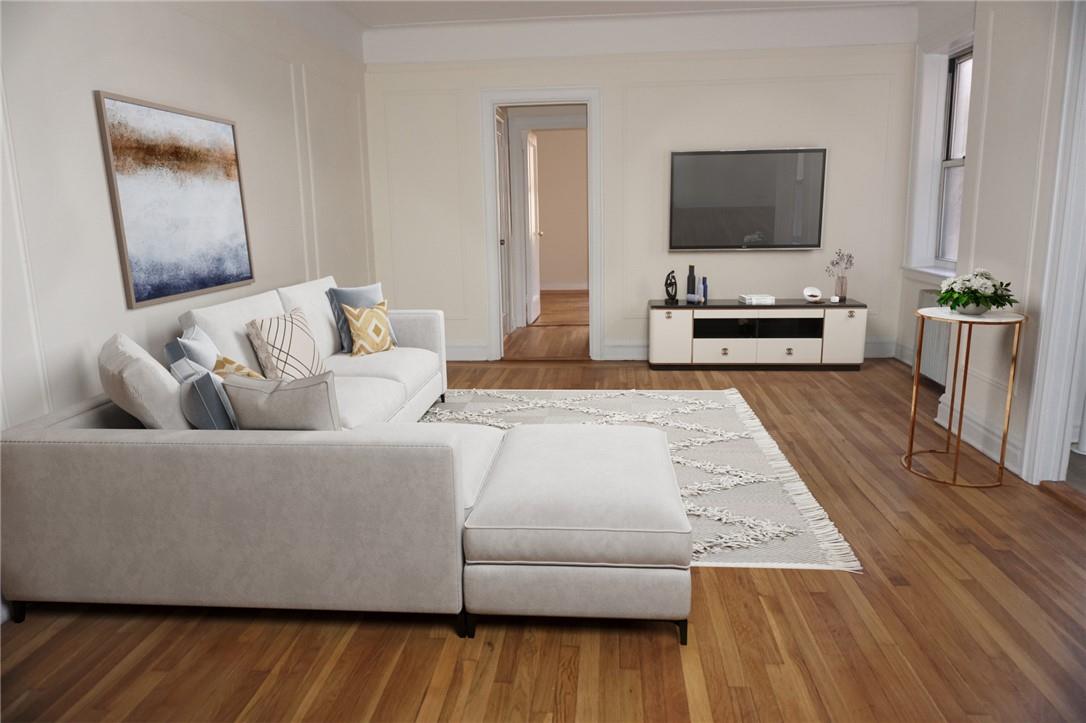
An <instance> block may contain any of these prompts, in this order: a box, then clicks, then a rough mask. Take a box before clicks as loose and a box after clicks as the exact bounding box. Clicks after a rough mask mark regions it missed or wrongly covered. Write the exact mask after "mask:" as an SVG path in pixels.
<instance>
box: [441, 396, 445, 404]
mask: <svg viewBox="0 0 1086 723" xmlns="http://www.w3.org/2000/svg"><path fill="white" fill-rule="evenodd" d="M440 400H441V403H442V404H444V403H445V395H444V394H442V395H441V397H440Z"/></svg>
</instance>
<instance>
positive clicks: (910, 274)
mask: <svg viewBox="0 0 1086 723" xmlns="http://www.w3.org/2000/svg"><path fill="white" fill-rule="evenodd" d="M901 271H902V273H903V274H904V275H905V278H907V279H912V280H913V281H920V282H923V283H928V284H940V283H942V282H943V281H944V280H946V279H952V278H954V277H955V276H957V273H956V272H955V271H953V270H951V269H944V268H942V267H939V266H902V267H901Z"/></svg>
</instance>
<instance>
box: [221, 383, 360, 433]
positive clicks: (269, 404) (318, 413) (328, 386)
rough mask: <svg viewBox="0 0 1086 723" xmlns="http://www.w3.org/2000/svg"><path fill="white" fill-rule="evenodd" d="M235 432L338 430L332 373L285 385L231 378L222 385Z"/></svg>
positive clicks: (337, 414)
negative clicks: (252, 430) (251, 430)
mask: <svg viewBox="0 0 1086 723" xmlns="http://www.w3.org/2000/svg"><path fill="white" fill-rule="evenodd" d="M223 386H224V387H225V388H226V395H227V396H228V397H229V398H230V404H231V406H232V407H233V408H234V414H235V416H236V417H237V420H238V429H290V430H298V431H317V432H319V431H333V430H338V429H339V428H340V422H339V406H338V404H337V402H336V388H335V380H334V377H333V375H332V372H325V373H324V374H320V375H318V376H315V377H305V378H304V379H295V380H293V381H285V380H282V379H250V378H248V377H242V376H238V375H236V374H231V375H230V376H228V377H227V378H226V379H225V380H224V381H223Z"/></svg>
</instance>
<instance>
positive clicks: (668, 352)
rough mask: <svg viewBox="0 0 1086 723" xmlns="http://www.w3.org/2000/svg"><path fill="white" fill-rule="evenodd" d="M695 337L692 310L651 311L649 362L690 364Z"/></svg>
mask: <svg viewBox="0 0 1086 723" xmlns="http://www.w3.org/2000/svg"><path fill="white" fill-rule="evenodd" d="M693 336H694V312H693V311H691V310H690V309H651V310H649V362H651V363H653V364H689V363H690V340H691V339H692V338H693Z"/></svg>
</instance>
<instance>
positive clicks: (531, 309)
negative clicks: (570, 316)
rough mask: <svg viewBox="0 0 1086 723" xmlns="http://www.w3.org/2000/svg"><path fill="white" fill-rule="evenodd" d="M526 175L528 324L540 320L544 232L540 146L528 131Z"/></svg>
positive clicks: (533, 135) (533, 134)
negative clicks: (540, 247) (540, 218)
mask: <svg viewBox="0 0 1086 723" xmlns="http://www.w3.org/2000/svg"><path fill="white" fill-rule="evenodd" d="M524 171H525V173H524V175H525V176H527V181H528V214H527V215H528V258H527V269H526V271H527V276H528V278H527V281H528V288H527V291H528V294H527V296H528V299H527V301H528V323H529V324H531V323H532V322H533V321H535V320H536V319H538V318H539V313H540V310H541V309H540V293H539V244H540V239H541V238H542V236H543V232H542V231H541V230H540V229H539V145H538V143H537V139H536V135H535V133H533V132H531V131H528V137H527V140H526V146H525V168H524Z"/></svg>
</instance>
